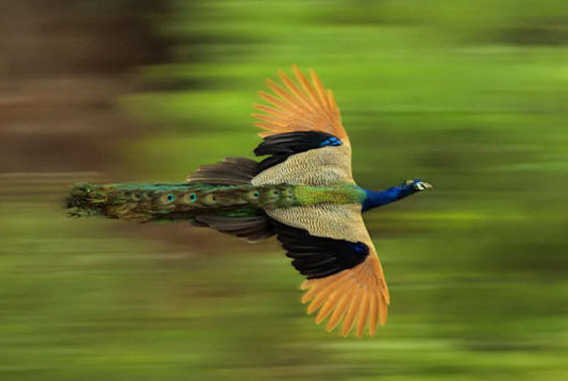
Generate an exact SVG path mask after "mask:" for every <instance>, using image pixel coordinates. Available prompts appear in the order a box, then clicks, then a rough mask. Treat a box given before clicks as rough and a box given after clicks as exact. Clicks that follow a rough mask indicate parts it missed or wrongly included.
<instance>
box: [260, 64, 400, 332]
mask: <svg viewBox="0 0 568 381" xmlns="http://www.w3.org/2000/svg"><path fill="white" fill-rule="evenodd" d="M293 69H294V72H295V73H296V78H297V81H298V83H295V82H294V81H292V80H291V79H290V78H289V77H288V76H286V75H285V74H284V73H282V72H280V77H281V78H282V82H283V84H284V87H282V86H279V85H277V84H275V83H274V82H272V81H270V80H269V81H268V82H267V83H268V86H269V87H270V88H271V89H272V90H273V91H274V95H270V94H266V93H264V92H261V93H260V95H261V96H262V97H263V98H264V99H265V100H266V101H267V102H269V103H270V104H271V105H270V106H268V105H255V106H256V107H257V108H258V109H260V110H262V111H264V112H265V113H266V114H254V116H255V117H256V118H258V119H259V120H260V121H259V122H257V123H256V125H257V126H258V127H261V128H262V129H264V131H263V132H261V136H263V137H264V141H263V142H262V143H261V144H260V145H259V146H258V147H257V149H256V150H255V154H257V155H270V156H269V157H268V158H266V159H264V160H263V161H262V162H261V163H260V164H259V171H260V172H259V173H258V174H257V175H256V176H255V177H254V178H253V179H252V181H251V182H252V184H253V185H266V184H282V183H286V184H294V185H311V186H330V185H334V184H353V183H354V181H353V177H352V175H351V145H350V143H349V138H348V137H347V133H346V132H345V129H344V128H343V126H342V124H341V115H340V113H339V109H338V107H337V104H336V103H335V99H334V98H333V95H332V93H331V91H329V90H326V89H325V88H324V87H323V85H322V84H321V81H320V80H319V78H318V77H317V76H316V74H315V73H314V72H313V71H311V72H310V75H311V79H312V82H311V83H310V82H309V81H308V80H307V79H306V78H305V77H304V76H303V74H302V73H301V72H300V71H299V70H298V68H297V67H296V66H294V67H293ZM266 213H267V214H268V215H269V216H270V217H271V218H272V219H273V220H274V223H273V226H274V229H275V231H276V232H277V234H278V239H279V240H280V241H281V243H282V245H283V247H284V249H285V250H286V251H287V255H288V256H289V257H290V258H293V262H292V265H293V266H294V267H295V268H296V269H297V270H298V271H299V272H300V273H301V274H303V275H304V276H306V277H307V278H308V279H307V280H306V281H304V283H303V284H302V289H304V290H305V291H306V292H305V294H304V296H303V298H302V301H303V302H304V303H308V302H310V304H309V306H308V313H310V314H311V313H313V312H315V311H317V310H319V312H318V314H317V315H316V322H317V323H321V322H322V321H323V320H325V319H326V318H328V317H329V321H328V324H327V329H328V331H331V330H332V329H334V328H335V327H336V326H337V325H338V324H340V323H341V322H343V324H342V329H341V333H342V334H343V335H344V336H347V335H348V334H349V332H350V331H351V330H352V328H353V326H356V330H355V331H356V333H357V335H358V336H359V337H361V336H362V335H363V333H364V332H365V328H367V330H368V332H369V333H370V334H371V335H374V334H375V331H376V327H377V324H378V322H379V321H380V322H381V324H384V323H385V321H386V317H387V308H388V304H389V293H388V288H387V284H386V282H385V279H384V275H383V270H382V268H381V264H380V262H379V258H378V256H377V253H376V251H375V248H374V246H373V242H372V241H371V238H370V236H369V233H368V232H367V229H366V228H365V224H364V222H363V219H362V216H361V205H355V204H349V205H345V204H343V205H340V204H331V203H330V204H319V205H312V206H295V207H290V208H277V209H271V210H267V211H266Z"/></svg>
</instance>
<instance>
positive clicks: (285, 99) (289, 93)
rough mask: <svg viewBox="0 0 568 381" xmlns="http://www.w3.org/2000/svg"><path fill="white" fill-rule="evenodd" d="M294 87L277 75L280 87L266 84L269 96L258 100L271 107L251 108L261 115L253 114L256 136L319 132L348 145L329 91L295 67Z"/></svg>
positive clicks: (290, 81) (313, 77)
mask: <svg viewBox="0 0 568 381" xmlns="http://www.w3.org/2000/svg"><path fill="white" fill-rule="evenodd" d="M292 68H293V70H294V73H295V74H296V80H297V83H296V82H294V81H293V80H292V79H290V77H288V76H287V75H286V74H284V72H282V71H280V78H281V79H282V83H283V86H280V85H278V84H276V83H275V82H273V81H272V80H270V79H269V80H267V81H266V83H267V84H268V87H270V89H271V90H272V91H273V93H274V94H273V95H271V94H267V93H265V92H263V91H260V92H259V94H260V96H261V97H262V98H263V99H264V100H265V101H266V102H268V103H269V104H270V105H271V106H267V105H262V104H255V105H254V106H255V107H256V108H258V109H259V110H261V111H262V112H263V113H264V114H253V116H254V117H255V118H257V119H259V122H256V123H255V125H256V126H257V127H260V128H262V129H263V130H264V131H263V132H261V133H260V136H262V137H265V136H270V135H276V134H282V133H285V132H293V131H322V132H327V133H330V134H333V135H335V136H337V137H338V138H339V139H341V140H342V141H343V142H344V143H345V144H349V138H348V137H347V133H346V132H345V129H344V128H343V125H342V124H341V114H340V112H339V108H338V107H337V103H335V98H334V97H333V94H332V92H331V90H326V89H325V88H324V87H323V84H322V83H321V81H320V79H319V78H318V76H317V75H316V73H315V72H314V71H313V70H310V77H311V82H310V81H309V80H308V79H307V78H306V77H305V76H304V75H303V74H302V72H301V71H300V70H299V69H298V67H297V66H296V65H294V66H293V67H292Z"/></svg>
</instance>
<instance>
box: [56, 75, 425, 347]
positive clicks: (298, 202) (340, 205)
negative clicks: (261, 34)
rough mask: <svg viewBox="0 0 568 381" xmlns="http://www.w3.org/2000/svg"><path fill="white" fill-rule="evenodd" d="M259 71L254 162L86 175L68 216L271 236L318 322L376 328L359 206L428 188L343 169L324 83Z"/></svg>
mask: <svg viewBox="0 0 568 381" xmlns="http://www.w3.org/2000/svg"><path fill="white" fill-rule="evenodd" d="M293 71H294V73H295V77H296V78H295V80H293V79H292V78H290V77H289V76H288V75H286V74H285V73H283V72H282V71H280V79H281V83H280V84H277V83H275V82H274V81H272V80H270V79H269V80H267V85H268V87H269V88H270V90H271V93H266V92H263V91H260V92H259V94H260V96H261V97H262V98H263V99H264V101H265V102H266V103H264V104H256V105H254V106H255V107H256V108H257V109H258V110H259V111H260V113H256V114H253V116H254V117H255V118H256V119H257V120H258V121H257V122H256V123H255V125H256V126H257V127H260V128H261V129H262V132H260V136H261V137H262V138H263V141H262V142H261V143H260V144H259V145H258V146H257V147H256V149H255V150H254V154H255V155H256V156H261V157H264V158H263V159H262V160H260V161H256V160H252V159H248V158H242V157H228V158H225V159H224V160H223V161H221V162H219V163H216V164H207V165H202V166H200V167H198V168H197V170H196V171H194V172H193V173H190V174H189V175H188V177H187V182H184V183H179V184H166V183H160V184H102V185H99V184H89V183H81V184H76V185H75V186H73V187H72V188H71V189H70V191H69V194H68V195H67V197H66V207H67V208H69V214H70V215H72V216H88V215H102V216H106V217H110V218H115V219H125V220H135V221H140V222H152V221H189V222H190V223H191V224H192V225H195V226H201V227H209V228H212V229H216V230H218V231H220V232H223V233H227V234H231V235H234V236H237V237H243V238H246V239H247V240H248V241H251V242H254V241H259V240H263V239H266V238H268V237H270V236H272V235H276V236H277V238H278V240H279V241H280V243H281V244H282V247H283V248H284V250H285V251H286V256H287V257H289V258H291V259H292V266H294V268H295V269H296V270H297V271H299V272H300V274H302V275H303V276H305V278H306V279H305V281H304V282H303V283H302V285H301V289H302V290H303V291H304V294H303V296H302V302H303V303H307V304H308V308H307V312H308V314H313V313H315V312H317V314H316V316H315V321H316V323H318V324H319V323H321V322H322V321H324V320H326V319H327V325H326V328H327V330H328V331H331V330H333V329H334V328H336V327H337V326H340V327H341V334H342V335H343V336H347V335H349V333H350V332H352V331H354V332H355V334H356V335H357V336H358V337H361V336H363V335H364V334H365V333H368V334H369V335H371V336H373V335H375V332H376V328H377V325H378V324H379V323H380V324H381V325H384V324H385V322H386V319H387V310H388V306H389V304H390V296H389V290H388V287H387V283H386V281H385V276H384V274H383V269H382V266H381V263H380V261H379V257H378V255H377V251H376V250H375V247H374V245H373V241H372V240H371V237H370V236H369V233H368V231H367V229H366V227H365V223H364V222H363V218H362V213H363V212H366V211H368V210H370V209H372V208H375V207H378V206H382V205H386V204H389V203H391V202H393V201H396V200H400V199H402V198H404V197H407V196H410V195H412V194H414V193H416V192H419V191H424V190H427V189H429V188H431V187H432V185H430V184H429V183H427V182H424V181H421V180H407V181H405V182H403V183H402V184H401V185H400V186H394V187H392V188H389V189H386V190H382V191H373V190H368V189H364V188H362V187H360V186H358V185H357V184H356V183H355V181H354V180H353V176H352V174H351V144H350V142H349V138H348V136H347V133H346V132H345V129H344V128H343V125H342V123H341V114H340V112H339V108H338V107H337V104H336V102H335V98H334V96H333V94H332V92H331V91H330V90H328V89H326V88H324V86H323V84H322V82H321V81H320V79H319V78H318V76H317V75H316V74H315V72H313V71H311V70H310V74H309V79H308V78H307V77H306V76H305V75H304V74H303V73H302V72H301V71H300V70H299V69H298V68H297V67H296V66H295V65H294V66H293Z"/></svg>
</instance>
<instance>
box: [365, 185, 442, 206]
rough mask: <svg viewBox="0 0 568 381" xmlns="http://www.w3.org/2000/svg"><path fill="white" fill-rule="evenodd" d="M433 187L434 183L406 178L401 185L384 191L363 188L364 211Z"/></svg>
mask: <svg viewBox="0 0 568 381" xmlns="http://www.w3.org/2000/svg"><path fill="white" fill-rule="evenodd" d="M431 188H432V184H430V183H427V182H425V181H422V180H406V181H404V182H403V183H402V185H401V186H398V187H392V188H389V189H385V190H382V191H373V190H368V189H363V190H364V191H365V195H366V196H365V199H364V200H363V212H365V211H367V210H369V209H372V208H376V207H377V206H382V205H386V204H390V203H391V202H394V201H397V200H400V199H403V198H405V197H407V196H410V195H411V194H414V193H416V192H421V191H424V190H427V189H431Z"/></svg>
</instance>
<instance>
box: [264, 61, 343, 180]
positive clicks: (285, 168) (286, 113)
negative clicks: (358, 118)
mask: <svg viewBox="0 0 568 381" xmlns="http://www.w3.org/2000/svg"><path fill="white" fill-rule="evenodd" d="M293 70H294V72H295V74H296V79H297V82H294V81H293V80H292V79H290V78H289V77H288V76H287V75H286V74H284V73H283V72H282V71H280V77H281V79H282V83H283V85H282V86H281V85H278V84H276V83H274V82H273V81H271V80H267V84H268V86H269V87H270V88H271V89H272V91H273V92H274V94H267V93H265V92H262V91H261V92H260V95H261V96H262V97H263V98H264V100H266V101H267V102H268V103H269V105H259V104H257V105H255V107H256V108H258V109H259V110H261V111H263V112H264V114H253V116H254V117H255V118H257V119H259V121H258V122H257V123H256V125H257V126H258V127H260V128H262V129H264V131H263V132H261V133H260V135H261V136H262V137H264V141H263V142H262V143H261V144H260V145H259V146H258V147H257V149H256V150H255V154H257V155H272V157H270V158H268V159H265V160H264V161H263V162H262V163H261V164H260V166H259V170H260V173H259V174H258V175H257V176H256V177H255V179H254V180H253V184H255V183H258V184H260V183H263V184H280V183H288V184H296V185H313V186H328V185H333V184H338V183H354V181H353V177H352V174H351V145H350V143H349V138H348V137H347V133H346V132H345V129H344V128H343V125H342V124H341V114H340V113H339V108H338V107H337V104H336V103H335V99H334V97H333V94H332V93H331V91H330V90H326V89H325V88H324V87H323V85H322V83H321V81H320V79H319V78H318V76H317V75H316V74H315V73H314V72H313V71H310V77H311V80H312V81H311V82H310V81H309V80H308V79H307V78H306V77H305V76H304V75H303V74H302V72H300V70H299V69H298V68H297V67H296V66H295V65H294V66H293Z"/></svg>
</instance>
